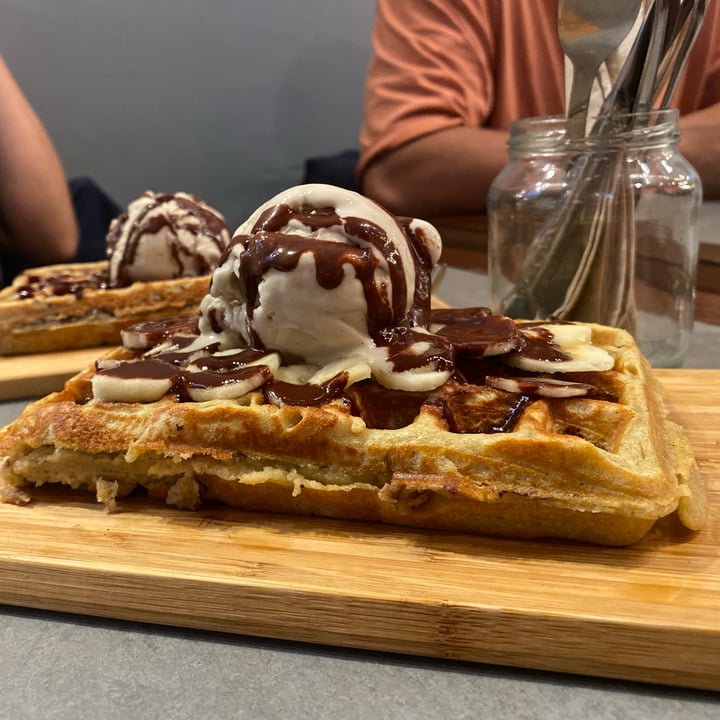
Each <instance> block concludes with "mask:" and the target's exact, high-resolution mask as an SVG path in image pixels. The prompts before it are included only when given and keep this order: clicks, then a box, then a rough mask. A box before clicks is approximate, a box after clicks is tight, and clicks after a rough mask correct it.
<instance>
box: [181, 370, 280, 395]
mask: <svg viewBox="0 0 720 720" xmlns="http://www.w3.org/2000/svg"><path fill="white" fill-rule="evenodd" d="M271 377H272V373H271V372H270V368H269V367H268V366H267V365H257V364H253V365H246V366H245V367H244V368H243V369H242V372H231V373H221V372H209V371H203V372H197V373H193V372H188V373H185V376H184V378H183V379H184V383H185V390H186V392H187V394H188V395H189V396H190V398H191V399H192V400H194V401H195V402H206V401H208V400H235V399H237V398H240V397H242V396H243V395H247V394H248V393H249V392H252V391H253V390H256V389H257V388H259V387H260V386H261V385H262V384H263V383H265V382H267V381H268V380H270V378H271Z"/></svg>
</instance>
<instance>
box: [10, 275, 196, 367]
mask: <svg viewBox="0 0 720 720" xmlns="http://www.w3.org/2000/svg"><path fill="white" fill-rule="evenodd" d="M209 284H210V276H209V275H205V276H203V277H184V278H178V279H174V280H157V281H153V282H135V283H133V284H132V285H129V286H127V287H120V288H112V289H111V288H109V287H108V263H107V261H99V262H93V263H67V264H62V265H49V266H45V267H39V268H33V269H30V270H27V271H25V272H23V273H22V274H21V275H19V276H18V277H16V278H15V280H14V281H13V283H12V285H10V286H8V287H6V288H4V289H3V290H0V355H16V354H25V353H39V352H48V351H57V350H69V349H72V348H83V347H95V346H97V345H118V344H120V330H121V329H122V328H125V327H127V326H128V325H132V324H133V323H138V322H142V321H144V320H150V319H153V318H160V317H168V316H172V315H176V314H178V313H183V312H192V311H194V310H195V309H196V308H197V307H198V306H199V304H200V301H201V300H202V298H203V297H204V296H205V294H206V293H207V291H208V287H209Z"/></svg>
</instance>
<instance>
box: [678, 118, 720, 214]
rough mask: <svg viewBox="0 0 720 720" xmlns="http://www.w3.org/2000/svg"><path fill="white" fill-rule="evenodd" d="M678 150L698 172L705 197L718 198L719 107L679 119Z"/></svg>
mask: <svg viewBox="0 0 720 720" xmlns="http://www.w3.org/2000/svg"><path fill="white" fill-rule="evenodd" d="M679 147H680V151H681V152H682V154H683V155H684V156H685V157H686V158H687V159H688V160H689V161H690V163H691V164H692V165H693V167H695V169H696V170H697V171H698V174H699V175H700V179H701V180H702V185H703V195H704V197H705V198H707V199H715V200H717V199H718V198H720V104H716V105H711V106H710V107H707V108H704V109H703V110H698V111H697V112H694V113H690V114H688V115H684V116H683V117H681V118H680V146H679Z"/></svg>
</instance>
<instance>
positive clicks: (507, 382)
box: [485, 375, 595, 398]
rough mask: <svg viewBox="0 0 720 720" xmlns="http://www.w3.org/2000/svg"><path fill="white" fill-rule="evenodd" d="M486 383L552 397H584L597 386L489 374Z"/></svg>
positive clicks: (495, 386) (499, 387)
mask: <svg viewBox="0 0 720 720" xmlns="http://www.w3.org/2000/svg"><path fill="white" fill-rule="evenodd" d="M485 384H486V385H489V386H490V387H494V388H497V389H498V390H505V391H506V392H511V393H519V394H521V395H539V396H540V397H552V398H569V397H583V396H585V395H589V394H590V393H591V392H593V391H594V390H595V387H594V386H592V385H589V384H588V383H580V382H572V381H569V380H555V379H553V378H537V377H515V378H509V377H495V376H491V375H488V376H487V377H486V378H485Z"/></svg>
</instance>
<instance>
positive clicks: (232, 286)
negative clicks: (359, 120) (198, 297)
mask: <svg viewBox="0 0 720 720" xmlns="http://www.w3.org/2000/svg"><path fill="white" fill-rule="evenodd" d="M441 249H442V244H441V240H440V235H439V233H438V232H437V230H436V229H435V228H434V227H433V226H432V225H431V224H429V223H427V222H425V221H422V220H414V219H409V218H396V217H395V216H394V215H392V214H391V213H389V212H387V211H386V210H385V209H383V208H382V207H381V206H379V205H378V204H377V203H375V202H373V201H372V200H369V199H368V198H366V197H364V196H362V195H359V194H358V193H355V192H352V191H349V190H345V189H341V188H338V187H335V186H329V185H322V184H309V185H300V186H297V187H294V188H290V189H289V190H287V191H285V192H283V193H280V194H279V195H276V196H275V197H274V198H272V199H271V200H269V201H268V202H266V203H265V204H263V205H262V206H261V207H259V208H258V209H257V210H256V211H255V212H254V213H253V214H252V215H251V216H250V218H249V219H248V220H247V221H246V222H245V223H243V224H242V225H241V226H240V227H239V228H238V229H237V230H236V231H235V234H234V236H233V240H232V243H231V245H230V246H229V247H228V249H227V251H226V252H225V253H224V255H223V258H222V259H221V261H220V262H219V264H218V267H217V268H216V270H215V271H214V272H213V276H212V282H211V289H210V294H209V295H208V296H207V297H206V298H205V300H204V301H203V304H202V308H201V310H202V312H201V319H200V328H201V330H202V332H203V333H206V334H207V333H211V334H215V335H218V336H220V337H221V338H222V339H221V342H222V344H223V346H226V347H230V346H233V345H237V344H246V345H249V346H251V347H256V348H262V349H266V350H273V351H276V352H279V353H280V354H281V356H282V358H283V361H284V362H285V363H287V362H302V363H310V364H312V365H316V366H322V365H326V364H328V363H332V362H336V361H337V360H338V359H342V358H344V357H352V358H355V359H356V358H357V357H358V356H360V357H363V358H365V360H366V361H367V363H368V365H369V366H370V369H371V371H372V374H373V376H374V377H375V378H376V379H377V380H378V381H379V382H381V383H382V384H383V385H386V386H389V387H396V388H399V389H413V390H414V389H418V390H419V389H431V388H433V387H437V386H439V385H440V384H442V383H443V382H445V380H447V378H448V376H449V372H450V368H451V366H452V359H451V355H452V353H451V349H450V344H449V343H448V342H447V341H446V340H445V339H443V338H440V337H438V336H436V335H433V334H431V333H430V332H429V331H428V329H427V324H428V315H429V310H430V273H431V270H432V267H433V265H434V264H435V263H436V262H437V261H438V259H439V257H440V252H441Z"/></svg>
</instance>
